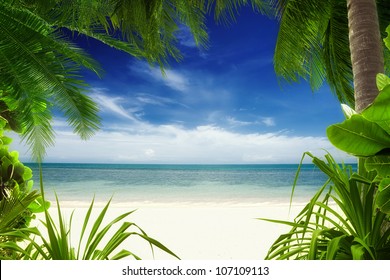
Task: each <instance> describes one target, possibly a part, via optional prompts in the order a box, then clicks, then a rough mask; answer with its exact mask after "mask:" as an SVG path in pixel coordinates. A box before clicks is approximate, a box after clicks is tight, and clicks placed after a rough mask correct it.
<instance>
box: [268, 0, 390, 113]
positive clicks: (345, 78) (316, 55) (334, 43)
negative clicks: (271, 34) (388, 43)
mask: <svg viewBox="0 0 390 280" xmlns="http://www.w3.org/2000/svg"><path fill="white" fill-rule="evenodd" d="M272 2H274V5H275V7H276V9H277V13H278V17H279V18H280V29H279V34H278V39H277V44H276V49H275V55H274V63H275V71H276V73H277V74H278V75H280V76H281V77H283V78H284V79H286V80H287V81H289V82H295V81H298V80H299V79H301V78H304V79H307V80H308V81H309V82H310V85H311V87H312V89H313V90H316V89H318V88H319V87H320V86H321V85H322V84H323V82H325V81H326V82H327V83H328V84H329V86H330V88H331V89H332V91H333V92H334V94H335V95H336V96H337V98H338V99H339V101H340V102H341V103H346V104H349V105H350V106H351V107H354V104H355V100H354V91H353V83H352V82H353V75H352V65H351V54H350V49H349V38H348V20H347V19H348V17H347V3H346V1H339V0H330V1H324V2H321V5H319V4H318V1H312V0H303V1H302V0H299V1H298V0H275V1H272ZM377 7H378V15H379V21H380V28H381V34H382V36H384V35H385V28H386V27H387V24H388V13H389V4H388V2H386V1H384V0H379V1H377ZM386 55H387V56H388V51H387V50H386Z"/></svg>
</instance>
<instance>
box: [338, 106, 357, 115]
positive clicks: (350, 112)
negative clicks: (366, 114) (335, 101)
mask: <svg viewBox="0 0 390 280" xmlns="http://www.w3.org/2000/svg"><path fill="white" fill-rule="evenodd" d="M341 109H342V110H343V113H344V116H345V118H346V119H350V118H351V117H352V116H353V115H356V114H357V113H356V111H355V110H354V109H352V108H351V107H349V106H348V105H347V104H341Z"/></svg>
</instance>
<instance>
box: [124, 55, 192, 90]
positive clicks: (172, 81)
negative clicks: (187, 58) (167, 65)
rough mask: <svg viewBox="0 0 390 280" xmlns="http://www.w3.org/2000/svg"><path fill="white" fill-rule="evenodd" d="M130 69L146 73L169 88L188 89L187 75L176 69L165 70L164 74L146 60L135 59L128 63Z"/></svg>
mask: <svg viewBox="0 0 390 280" xmlns="http://www.w3.org/2000/svg"><path fill="white" fill-rule="evenodd" d="M130 69H131V70H132V71H134V72H135V73H140V74H147V75H148V76H149V77H152V78H153V79H154V80H155V81H158V82H161V83H163V84H165V85H166V86H167V87H170V88H171V89H174V90H177V91H180V92H185V91H187V90H188V89H189V86H190V81H189V79H188V77H187V76H186V75H185V74H183V73H180V72H179V71H176V70H170V69H166V70H165V75H164V74H163V73H162V72H161V70H160V68H157V67H152V66H150V65H149V64H147V63H146V62H143V61H137V62H136V63H133V64H132V65H130Z"/></svg>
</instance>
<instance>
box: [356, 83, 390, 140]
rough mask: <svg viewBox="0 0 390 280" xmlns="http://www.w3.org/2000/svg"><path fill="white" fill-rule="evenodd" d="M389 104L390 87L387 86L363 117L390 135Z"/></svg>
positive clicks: (364, 112) (363, 113)
mask: <svg viewBox="0 0 390 280" xmlns="http://www.w3.org/2000/svg"><path fill="white" fill-rule="evenodd" d="M389 103H390V86H389V85H387V86H385V87H384V88H383V89H382V90H381V91H380V92H379V95H378V96H377V97H376V98H375V100H374V102H373V103H372V104H371V105H370V106H368V107H367V108H366V109H365V110H364V111H363V112H362V116H363V117H365V118H366V119H367V120H369V121H371V122H375V123H377V124H378V125H380V126H381V127H382V128H383V129H384V130H385V131H386V132H387V133H389V134H390V110H389Z"/></svg>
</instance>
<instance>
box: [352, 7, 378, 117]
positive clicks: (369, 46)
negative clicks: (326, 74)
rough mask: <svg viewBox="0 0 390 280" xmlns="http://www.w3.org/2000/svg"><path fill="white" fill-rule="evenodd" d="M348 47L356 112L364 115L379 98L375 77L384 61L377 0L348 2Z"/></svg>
mask: <svg viewBox="0 0 390 280" xmlns="http://www.w3.org/2000/svg"><path fill="white" fill-rule="evenodd" d="M347 7H348V25H349V46H350V50H351V61H352V71H353V78H354V89H355V110H356V111H357V112H361V111H362V110H364V109H365V108H366V107H367V106H368V105H370V104H371V103H372V102H373V101H374V99H375V97H376V96H377V95H378V88H377V86H376V75H377V74H378V73H384V58H383V49H382V41H381V35H380V29H379V21H378V12H377V6H376V1H375V0H347Z"/></svg>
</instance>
